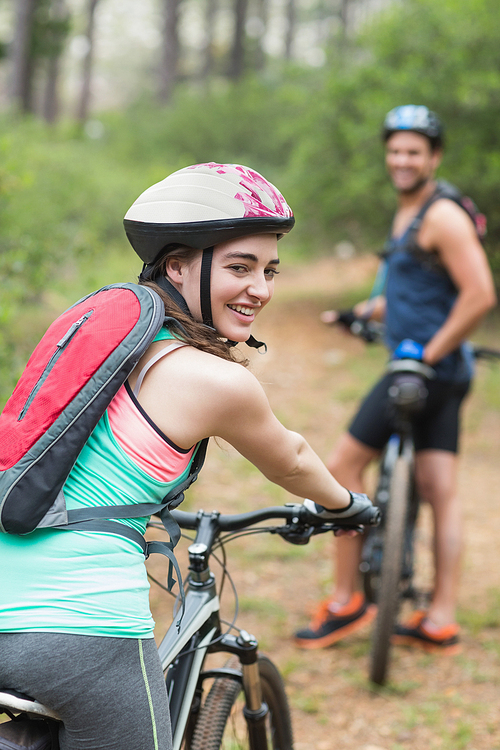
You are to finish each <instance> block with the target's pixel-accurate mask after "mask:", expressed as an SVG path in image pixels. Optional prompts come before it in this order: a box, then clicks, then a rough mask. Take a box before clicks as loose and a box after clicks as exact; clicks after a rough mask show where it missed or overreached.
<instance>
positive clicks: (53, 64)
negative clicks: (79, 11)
mask: <svg viewBox="0 0 500 750" xmlns="http://www.w3.org/2000/svg"><path fill="white" fill-rule="evenodd" d="M51 10H52V11H53V14H52V15H53V18H52V21H53V23H52V27H51V29H50V33H51V43H50V48H49V52H48V55H47V72H46V76H47V78H46V84H45V92H44V98H43V108H42V114H43V117H44V119H45V120H46V121H47V122H50V123H53V122H55V121H56V120H57V118H58V115H59V92H58V83H59V73H60V67H61V66H60V60H61V55H62V51H63V48H64V42H65V40H66V37H67V34H68V30H69V14H68V9H67V7H66V2H65V0H52V7H51Z"/></svg>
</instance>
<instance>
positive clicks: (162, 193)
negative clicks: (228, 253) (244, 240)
mask: <svg viewBox="0 0 500 750" xmlns="http://www.w3.org/2000/svg"><path fill="white" fill-rule="evenodd" d="M294 221H295V220H294V217H293V213H292V211H291V209H290V207H289V206H288V204H287V202H286V201H285V199H284V197H283V196H282V194H281V193H280V191H279V190H278V189H277V188H276V187H274V185H272V184H271V183H270V182H268V180H266V179H265V178H264V177H262V175H261V174H259V173H258V172H256V171H255V170H253V169H249V168H248V167H244V166H242V165H240V164H215V163H213V162H211V163H209V164H196V165H195V166H192V167H185V168H184V169H179V171H178V172H174V173H173V174H171V175H169V176H168V177H166V178H165V179H164V180H162V181H161V182H158V183H156V185H152V186H151V187H150V188H148V189H147V190H145V191H144V193H142V195H140V196H139V197H138V198H137V200H136V201H135V203H134V204H133V205H132V206H131V208H130V209H129V210H128V211H127V213H126V215H125V219H124V222H123V223H124V225H125V232H126V233H127V237H128V239H129V241H130V243H131V245H132V247H133V248H134V250H135V252H136V253H137V254H138V256H139V257H140V258H141V259H142V260H143V261H144V263H146V265H150V264H152V263H154V262H155V261H157V260H158V259H159V258H161V256H162V254H163V253H164V252H165V250H166V248H167V247H168V245H172V244H181V245H187V246H188V247H194V248H197V249H198V250H204V249H205V248H208V247H213V246H214V245H216V244H218V243H219V242H225V241H226V240H232V239H236V238H237V237H245V236H247V235H251V234H267V233H276V234H277V235H278V236H279V237H280V236H282V235H283V234H285V233H286V232H289V231H290V229H291V228H292V227H293V225H294Z"/></svg>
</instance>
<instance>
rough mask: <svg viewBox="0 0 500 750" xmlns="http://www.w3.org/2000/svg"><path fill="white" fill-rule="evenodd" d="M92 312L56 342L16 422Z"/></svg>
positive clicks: (24, 412) (28, 406)
mask: <svg viewBox="0 0 500 750" xmlns="http://www.w3.org/2000/svg"><path fill="white" fill-rule="evenodd" d="M93 312H94V310H89V311H88V312H86V313H85V315H82V317H81V318H80V319H79V320H76V321H75V322H74V323H72V324H71V326H70V327H69V328H68V330H67V331H66V333H65V334H64V336H63V337H62V339H61V340H60V341H58V342H57V344H56V350H55V352H54V353H53V354H52V356H51V358H50V359H49V361H48V362H47V364H46V365H45V368H44V370H43V372H42V374H41V375H40V377H39V378H38V380H37V382H36V383H35V385H34V386H33V388H32V390H31V393H30V394H29V396H28V398H27V399H26V403H25V404H24V406H23V408H22V410H21V413H20V414H19V416H18V418H17V421H18V422H20V421H21V420H22V419H24V417H25V416H26V412H27V411H28V409H29V408H30V406H31V404H32V403H33V401H34V399H35V396H36V395H37V393H38V391H39V390H40V388H41V387H42V385H43V384H44V383H45V381H46V380H47V377H48V376H49V373H50V371H51V370H52V368H53V367H54V365H55V363H56V362H57V360H58V359H59V357H60V356H61V354H62V353H63V350H64V349H65V347H66V346H67V345H68V344H69V342H70V341H71V339H72V338H73V336H74V335H75V333H76V332H77V331H79V330H80V328H81V327H82V325H83V324H84V323H85V322H86V321H87V320H88V319H89V318H90V316H91V315H92V313H93Z"/></svg>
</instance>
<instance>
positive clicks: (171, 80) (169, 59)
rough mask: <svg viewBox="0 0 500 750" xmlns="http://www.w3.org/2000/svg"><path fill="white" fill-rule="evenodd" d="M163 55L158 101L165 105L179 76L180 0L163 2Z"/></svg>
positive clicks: (165, 0) (164, 0)
mask: <svg viewBox="0 0 500 750" xmlns="http://www.w3.org/2000/svg"><path fill="white" fill-rule="evenodd" d="M163 2H164V11H165V17H164V21H165V23H164V26H163V54H162V61H161V69H160V90H159V99H160V101H161V102H163V103H166V102H168V100H169V99H170V97H171V96H172V92H173V90H174V86H175V84H176V82H177V79H178V76H179V57H180V42H179V9H180V4H181V2H182V0H163Z"/></svg>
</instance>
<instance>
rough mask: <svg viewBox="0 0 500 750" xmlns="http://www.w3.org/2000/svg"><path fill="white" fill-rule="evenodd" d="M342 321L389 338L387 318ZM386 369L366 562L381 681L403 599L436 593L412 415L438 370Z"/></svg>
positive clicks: (420, 602) (373, 677)
mask: <svg viewBox="0 0 500 750" xmlns="http://www.w3.org/2000/svg"><path fill="white" fill-rule="evenodd" d="M339 322H340V324H341V325H344V326H345V327H347V328H348V329H349V330H350V332H351V333H352V334H354V335H355V336H358V337H360V338H362V339H363V340H365V341H366V342H367V343H376V342H379V341H381V340H382V338H383V332H384V327H383V324H380V323H375V322H372V321H369V320H363V319H359V318H356V317H355V316H354V315H352V314H348V313H344V314H341V316H340V318H339ZM471 351H472V354H473V356H474V358H475V359H490V360H494V359H500V352H499V351H497V350H496V349H491V348H489V347H481V346H477V345H472V348H471ZM386 371H387V372H389V373H392V374H393V380H392V383H391V386H390V387H389V389H388V402H389V404H390V408H392V410H393V424H394V432H393V434H392V435H391V437H390V438H389V441H388V443H387V445H386V447H385V450H384V452H383V454H382V456H381V458H380V462H379V475H378V480H377V485H376V490H375V494H374V499H373V502H374V504H375V505H376V506H377V507H378V508H379V509H380V511H381V522H380V524H379V526H378V527H377V528H376V529H375V528H374V529H371V530H370V529H369V530H368V532H367V533H366V535H365V539H364V542H363V549H362V553H361V563H360V572H361V575H362V581H363V588H364V592H365V596H366V598H367V599H368V601H370V602H371V603H373V604H376V605H377V617H376V620H375V625H374V628H373V633H372V641H371V649H370V666H369V679H370V681H371V682H373V683H375V684H377V685H383V684H384V683H385V682H386V680H387V675H388V669H389V661H390V649H391V636H392V633H393V631H394V626H395V624H396V620H397V617H398V613H399V609H400V607H401V605H402V602H403V601H405V600H412V602H413V604H414V605H415V606H417V607H418V608H425V604H426V603H428V602H429V601H430V599H431V595H432V592H431V591H427V590H425V589H422V588H421V587H420V586H418V585H417V584H416V582H415V570H416V567H417V566H416V563H415V556H416V555H415V546H416V544H415V543H416V530H417V523H418V519H419V510H420V499H419V496H418V492H417V489H416V485H415V475H414V458H415V446H414V443H413V431H412V420H413V418H414V416H415V415H417V414H418V412H419V411H420V410H421V409H422V408H423V407H424V405H425V399H426V396H427V387H426V382H427V381H428V380H432V379H433V377H434V371H433V370H432V368H431V367H429V366H427V365H425V364H424V363H422V362H419V361H417V360H414V359H406V360H405V359H402V360H393V361H391V362H390V363H389V364H388V367H387V370H386Z"/></svg>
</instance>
